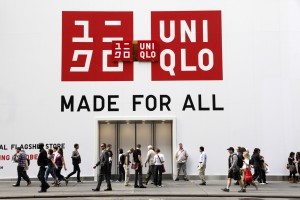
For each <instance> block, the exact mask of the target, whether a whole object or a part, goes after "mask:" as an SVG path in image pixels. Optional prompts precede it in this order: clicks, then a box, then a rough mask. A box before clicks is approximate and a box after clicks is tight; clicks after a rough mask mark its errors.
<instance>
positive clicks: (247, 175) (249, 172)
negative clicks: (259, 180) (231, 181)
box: [244, 167, 253, 182]
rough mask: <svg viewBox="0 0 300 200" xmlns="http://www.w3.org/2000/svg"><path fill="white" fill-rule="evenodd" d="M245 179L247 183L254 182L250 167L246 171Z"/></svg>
mask: <svg viewBox="0 0 300 200" xmlns="http://www.w3.org/2000/svg"><path fill="white" fill-rule="evenodd" d="M244 179H245V182H252V181H253V177H252V173H251V170H250V168H249V167H247V168H246V170H245V171H244Z"/></svg>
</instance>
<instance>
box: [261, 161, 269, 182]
mask: <svg viewBox="0 0 300 200" xmlns="http://www.w3.org/2000/svg"><path fill="white" fill-rule="evenodd" d="M267 167H268V164H267V163H266V162H265V158H264V157H263V156H262V155H261V156H260V170H261V172H260V173H261V176H260V181H259V182H260V184H262V185H264V184H268V182H267V180H266V179H267V177H266V170H267Z"/></svg>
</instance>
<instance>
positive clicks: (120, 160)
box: [116, 148, 125, 182]
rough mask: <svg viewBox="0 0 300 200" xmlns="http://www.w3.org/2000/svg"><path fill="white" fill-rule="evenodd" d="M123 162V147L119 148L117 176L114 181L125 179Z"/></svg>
mask: <svg viewBox="0 0 300 200" xmlns="http://www.w3.org/2000/svg"><path fill="white" fill-rule="evenodd" d="M124 163H125V155H124V154H123V149H122V148H120V149H119V178H118V180H117V181H116V182H121V181H124V180H125V170H124V167H123V165H124Z"/></svg>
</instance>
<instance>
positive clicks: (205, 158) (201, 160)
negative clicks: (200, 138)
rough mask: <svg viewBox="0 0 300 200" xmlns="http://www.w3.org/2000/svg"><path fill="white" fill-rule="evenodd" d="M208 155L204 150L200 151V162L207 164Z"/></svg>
mask: <svg viewBox="0 0 300 200" xmlns="http://www.w3.org/2000/svg"><path fill="white" fill-rule="evenodd" d="M206 160H207V156H206V153H205V152H204V151H202V152H200V158H199V163H202V164H204V165H205V164H206Z"/></svg>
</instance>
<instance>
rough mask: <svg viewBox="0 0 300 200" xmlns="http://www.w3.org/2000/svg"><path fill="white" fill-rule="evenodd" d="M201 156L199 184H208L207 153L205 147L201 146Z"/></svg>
mask: <svg viewBox="0 0 300 200" xmlns="http://www.w3.org/2000/svg"><path fill="white" fill-rule="evenodd" d="M199 151H200V158H199V165H198V170H199V178H200V180H201V183H200V184H199V185H206V180H205V169H206V161H207V156H206V153H205V152H204V147H203V146H201V147H200V150H199Z"/></svg>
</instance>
